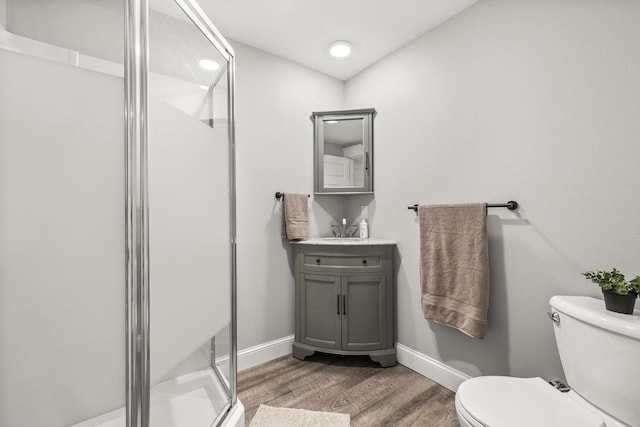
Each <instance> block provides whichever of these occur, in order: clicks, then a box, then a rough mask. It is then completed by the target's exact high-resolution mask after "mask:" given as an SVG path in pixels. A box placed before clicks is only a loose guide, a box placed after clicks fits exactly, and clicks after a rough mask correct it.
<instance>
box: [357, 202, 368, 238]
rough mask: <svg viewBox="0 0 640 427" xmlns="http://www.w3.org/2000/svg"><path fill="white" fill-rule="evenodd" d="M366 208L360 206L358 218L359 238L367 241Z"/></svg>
mask: <svg viewBox="0 0 640 427" xmlns="http://www.w3.org/2000/svg"><path fill="white" fill-rule="evenodd" d="M367 216H368V215H367V207H366V206H360V217H361V218H362V219H361V221H360V227H359V228H360V238H361V239H368V238H369V224H367Z"/></svg>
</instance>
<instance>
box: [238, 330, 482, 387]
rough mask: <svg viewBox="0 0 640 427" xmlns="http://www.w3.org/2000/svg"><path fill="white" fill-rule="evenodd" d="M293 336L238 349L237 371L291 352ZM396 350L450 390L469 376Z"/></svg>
mask: <svg viewBox="0 0 640 427" xmlns="http://www.w3.org/2000/svg"><path fill="white" fill-rule="evenodd" d="M293 338H294V336H293V335H289V336H288V337H283V338H279V339H277V340H273V341H269V342H266V343H263V344H258V345H256V346H253V347H249V348H247V349H244V350H240V351H238V371H242V370H245V369H249V368H251V367H253V366H257V365H260V364H261V363H266V362H268V361H270V360H273V359H277V358H278V357H282V356H286V355H288V354H291V348H292V347H291V346H292V345H293ZM396 351H397V353H398V363H400V364H402V365H404V366H406V367H407V368H409V369H412V370H414V371H416V372H417V373H419V374H420V375H422V376H424V377H427V378H429V379H430V380H432V381H435V382H437V383H438V384H440V385H442V386H443V387H446V388H448V389H449V390H451V391H454V392H455V391H456V390H458V387H459V386H460V384H462V382H463V381H465V380H468V379H469V378H470V377H469V376H468V375H467V374H463V373H462V372H460V371H458V370H456V369H454V368H452V367H451V366H448V365H446V364H444V363H442V362H439V361H437V360H435V359H432V358H431V357H429V356H427V355H425V354H422V353H419V352H417V351H415V350H413V349H412V348H409V347H407V346H405V345H402V344H400V343H396Z"/></svg>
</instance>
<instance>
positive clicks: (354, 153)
mask: <svg viewBox="0 0 640 427" xmlns="http://www.w3.org/2000/svg"><path fill="white" fill-rule="evenodd" d="M375 115H376V110H375V109H373V108H369V109H363V110H345V111H324V112H314V113H312V115H311V120H312V121H313V127H314V156H315V159H314V187H315V188H314V190H315V194H372V193H373V118H374V117H375Z"/></svg>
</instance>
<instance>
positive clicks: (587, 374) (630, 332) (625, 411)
mask: <svg viewBox="0 0 640 427" xmlns="http://www.w3.org/2000/svg"><path fill="white" fill-rule="evenodd" d="M551 307H552V313H551V314H550V315H551V317H552V319H553V321H554V332H555V336H556V344H557V346H558V351H559V353H560V359H561V360H562V367H563V369H564V373H565V375H566V377H567V382H568V383H569V384H568V385H569V386H570V387H571V391H569V392H566V393H562V392H561V391H559V390H557V389H556V388H554V387H553V386H551V385H549V384H548V383H547V382H546V381H545V380H543V379H542V378H513V377H498V376H486V377H477V378H472V379H469V380H467V381H465V382H463V383H462V384H461V385H460V387H459V388H458V392H457V394H456V412H457V415H458V421H459V422H460V425H461V426H462V427H487V426H490V427H533V426H535V427H591V426H593V427H605V426H606V427H624V426H630V427H640V310H636V311H635V313H634V314H633V315H625V314H618V313H613V312H610V311H606V310H605V308H604V302H603V301H602V300H599V299H596V298H591V297H579V296H555V297H553V298H551Z"/></svg>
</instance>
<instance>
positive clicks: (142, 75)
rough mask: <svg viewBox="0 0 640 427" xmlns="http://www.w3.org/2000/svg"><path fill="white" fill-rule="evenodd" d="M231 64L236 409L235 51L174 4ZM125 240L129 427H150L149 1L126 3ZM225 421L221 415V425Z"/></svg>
mask: <svg viewBox="0 0 640 427" xmlns="http://www.w3.org/2000/svg"><path fill="white" fill-rule="evenodd" d="M174 1H175V3H176V4H177V5H178V6H179V7H180V8H181V9H182V10H183V11H184V13H185V14H186V15H187V16H188V17H189V18H190V19H191V21H192V22H193V24H194V25H195V26H196V27H197V28H198V29H199V30H200V31H201V32H202V33H203V34H204V36H205V37H206V38H207V39H208V40H209V41H210V42H211V44H213V46H214V47H215V48H216V50H218V52H219V53H220V55H222V56H223V57H224V58H225V60H226V61H227V97H228V98H227V99H228V102H227V104H228V115H227V120H228V122H227V125H228V138H229V209H230V224H229V225H230V233H229V234H230V235H229V244H230V259H229V262H230V268H231V295H230V299H231V325H230V341H231V342H230V344H231V345H230V353H229V370H230V378H229V389H230V400H231V405H230V406H229V408H227V413H229V411H230V410H231V409H232V408H233V407H234V406H235V405H236V402H237V390H236V384H237V380H236V372H237V322H236V320H237V308H236V305H237V304H236V302H237V290H236V285H237V267H236V259H237V250H236V245H237V238H236V236H237V233H236V179H235V175H236V174H235V170H236V165H235V163H236V158H235V151H236V150H235V52H234V51H233V49H232V48H231V46H230V45H229V43H228V42H227V41H226V40H225V38H224V37H223V36H222V34H220V32H219V31H218V30H217V29H216V27H215V26H214V25H213V23H212V22H211V21H210V20H209V18H208V17H207V16H206V14H205V13H204V12H203V11H202V9H201V8H200V6H199V5H198V4H197V3H196V1H195V0H174ZM124 62H125V75H124V91H125V117H124V121H125V150H126V156H125V174H126V177H125V187H126V200H125V241H126V302H125V310H126V326H125V327H126V331H125V333H126V425H127V427H149V407H150V388H151V387H150V376H149V372H150V370H149V361H150V347H149V326H150V325H149V221H148V219H149V205H148V173H147V154H148V151H147V142H148V141H147V136H148V132H147V126H148V74H149V1H148V0H125V61H124ZM223 419H224V417H218V418H217V422H220V421H221V420H223Z"/></svg>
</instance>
